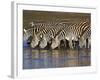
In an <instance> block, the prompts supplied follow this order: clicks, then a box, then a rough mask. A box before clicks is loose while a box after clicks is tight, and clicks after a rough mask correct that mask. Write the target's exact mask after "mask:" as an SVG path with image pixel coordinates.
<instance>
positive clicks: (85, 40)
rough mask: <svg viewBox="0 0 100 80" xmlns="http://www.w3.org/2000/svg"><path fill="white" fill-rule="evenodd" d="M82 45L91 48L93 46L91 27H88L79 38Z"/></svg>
mask: <svg viewBox="0 0 100 80" xmlns="http://www.w3.org/2000/svg"><path fill="white" fill-rule="evenodd" d="M79 42H80V47H81V48H83V47H85V48H89V47H91V27H88V28H87V29H86V30H85V31H84V33H83V34H82V36H81V38H80V39H79Z"/></svg>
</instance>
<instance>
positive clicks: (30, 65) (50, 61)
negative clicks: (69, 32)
mask: <svg viewBox="0 0 100 80" xmlns="http://www.w3.org/2000/svg"><path fill="white" fill-rule="evenodd" d="M90 58H91V55H90V49H81V50H64V49H63V50H35V49H31V48H24V49H23V69H38V68H60V67H78V66H90V64H91V60H90Z"/></svg>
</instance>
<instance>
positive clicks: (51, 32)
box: [31, 24, 62, 48]
mask: <svg viewBox="0 0 100 80" xmlns="http://www.w3.org/2000/svg"><path fill="white" fill-rule="evenodd" d="M61 28H62V25H61V24H57V25H49V26H48V25H46V27H45V28H44V29H43V30H41V31H40V32H38V33H37V34H36V33H35V32H34V34H35V35H33V40H32V42H31V47H32V48H35V47H36V46H37V45H38V44H39V42H40V44H39V46H40V48H45V47H46V46H47V43H49V41H50V40H51V39H52V38H54V36H55V34H56V33H57V31H59V30H60V29H61Z"/></svg>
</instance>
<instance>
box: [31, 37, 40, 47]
mask: <svg viewBox="0 0 100 80" xmlns="http://www.w3.org/2000/svg"><path fill="white" fill-rule="evenodd" d="M38 43H39V39H38V38H37V36H33V39H32V42H31V47H32V48H35V47H36V46H37V45H38Z"/></svg>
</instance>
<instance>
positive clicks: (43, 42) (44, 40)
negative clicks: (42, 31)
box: [39, 37, 47, 48]
mask: <svg viewBox="0 0 100 80" xmlns="http://www.w3.org/2000/svg"><path fill="white" fill-rule="evenodd" d="M46 46H47V40H46V38H45V37H43V38H42V39H41V40H40V45H39V47H40V48H45V47H46Z"/></svg>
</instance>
